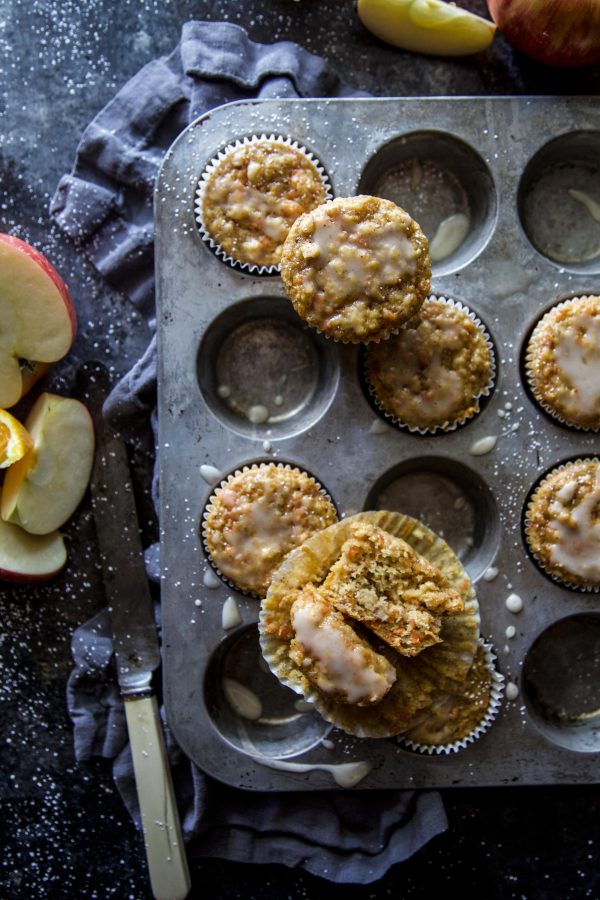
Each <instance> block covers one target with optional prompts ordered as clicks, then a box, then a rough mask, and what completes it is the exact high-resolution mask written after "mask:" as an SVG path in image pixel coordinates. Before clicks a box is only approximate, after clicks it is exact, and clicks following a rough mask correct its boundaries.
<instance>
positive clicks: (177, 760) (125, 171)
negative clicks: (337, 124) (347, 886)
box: [51, 22, 447, 884]
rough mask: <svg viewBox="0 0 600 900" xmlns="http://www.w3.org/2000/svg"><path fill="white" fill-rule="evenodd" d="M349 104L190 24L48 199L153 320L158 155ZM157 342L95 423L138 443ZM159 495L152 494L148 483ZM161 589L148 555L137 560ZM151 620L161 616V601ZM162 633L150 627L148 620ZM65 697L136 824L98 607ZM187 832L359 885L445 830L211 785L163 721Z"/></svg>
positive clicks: (81, 750)
mask: <svg viewBox="0 0 600 900" xmlns="http://www.w3.org/2000/svg"><path fill="white" fill-rule="evenodd" d="M356 95H361V96H365V94H359V93H358V92H356V91H352V90H350V89H349V88H347V87H346V86H344V85H343V84H342V83H341V82H340V80H339V79H338V77H337V76H336V75H335V73H334V72H332V70H331V69H330V68H329V66H328V65H327V64H326V63H325V62H323V61H322V60H321V59H319V58H318V57H316V56H314V55H313V54H310V53H308V52H307V51H305V50H303V49H302V48H301V47H299V46H297V45H296V44H292V43H289V42H279V43H276V44H272V45H264V44H257V43H255V42H253V41H252V40H250V39H249V37H248V35H247V34H246V32H245V31H244V30H243V29H242V28H240V27H238V26H236V25H232V24H230V23H225V22H213V23H208V22H187V23H186V24H185V25H184V26H183V29H182V34H181V41H180V43H179V44H178V46H177V47H176V49H175V50H174V51H173V53H171V54H170V56H168V57H166V58H163V59H159V60H155V61H153V62H151V63H149V64H148V65H146V66H145V67H144V68H143V69H142V70H141V71H140V72H139V73H138V74H137V75H135V76H134V77H133V78H132V79H131V80H130V81H129V82H128V83H127V84H126V85H125V86H124V87H123V88H122V89H121V90H120V91H119V93H118V94H117V95H116V96H115V97H114V99H113V100H112V101H111V102H110V103H109V104H108V105H107V106H106V107H105V108H104V109H103V110H102V111H101V112H100V113H99V114H98V115H97V116H96V118H95V119H94V120H93V122H91V124H90V125H89V126H88V127H87V128H86V130H85V131H84V133H83V135H82V138H81V142H80V144H79V147H78V150H77V157H76V160H75V165H74V168H73V170H72V172H71V173H70V174H68V175H65V176H64V177H63V178H62V179H61V181H60V183H59V185H58V188H57V190H56V194H55V196H54V198H53V200H52V203H51V214H52V216H53V218H54V219H55V221H56V222H57V223H58V224H59V226H60V227H61V228H62V229H63V230H64V231H65V232H66V233H67V234H68V235H70V237H71V238H72V239H73V240H74V241H75V243H76V244H77V245H78V246H79V247H80V248H81V250H82V251H83V252H84V253H85V254H86V255H87V256H89V258H90V259H91V260H92V261H93V263H94V264H95V265H96V267H97V268H98V270H99V271H100V272H101V273H102V274H103V275H104V276H105V277H106V278H107V280H108V281H109V282H110V283H111V284H113V285H114V286H115V287H117V288H118V289H120V290H121V291H123V292H124V293H125V294H127V296H128V297H129V298H130V300H131V301H132V303H134V304H135V306H136V307H137V308H138V309H139V310H140V312H142V314H143V315H144V316H145V317H146V319H147V320H148V322H149V324H150V325H151V327H152V326H153V317H154V272H153V223H152V194H153V187H154V179H155V177H156V174H157V172H158V168H159V166H160V163H161V160H162V157H163V155H164V152H165V151H166V149H167V148H168V147H169V145H170V144H171V143H172V141H173V140H174V139H175V137H176V136H177V135H178V134H179V133H180V131H181V130H182V129H183V128H184V127H186V126H187V125H188V124H189V123H190V122H191V121H193V120H194V119H195V118H197V117H198V116H199V115H201V114H202V113H204V112H206V111H207V110H209V109H211V108H213V107H214V106H216V105H220V104H222V103H225V102H227V101H231V100H239V99H243V98H253V97H296V96H310V97H315V96H316V97H325V96H327V97H336V96H337V97H342V96H356ZM155 402H156V341H155V339H154V338H153V340H152V342H151V344H150V346H149V348H148V350H147V352H146V353H145V354H144V356H143V357H142V358H141V359H140V360H139V361H138V362H137V363H136V365H135V366H134V367H133V369H132V370H131V371H130V372H129V373H128V374H127V375H126V376H125V378H124V379H123V380H122V381H121V382H120V383H119V384H118V385H117V386H116V387H115V388H114V390H113V392H112V394H111V396H110V397H109V399H108V401H107V404H106V406H105V415H106V416H107V417H108V418H110V420H111V421H112V423H113V424H115V425H116V426H117V427H118V428H119V430H121V432H122V433H123V434H124V436H125V437H126V438H127V436H130V437H134V436H135V435H136V434H139V432H140V430H141V429H145V428H148V426H149V424H155ZM154 491H155V493H154V496H155V499H156V485H154ZM146 563H147V569H148V572H149V575H150V577H152V578H153V580H158V576H159V558H158V547H157V546H152V547H150V548H148V549H147V551H146ZM157 617H158V619H160V606H159V605H157ZM158 624H159V625H160V622H159V623H158ZM72 652H73V659H74V669H73V671H72V673H71V676H70V678H69V682H68V686H67V701H68V707H69V712H70V715H71V718H72V721H73V725H74V746H75V753H76V756H77V758H78V759H79V760H85V759H89V758H90V757H91V756H95V755H98V756H102V757H105V758H109V759H112V760H113V761H114V762H113V774H114V778H115V782H116V784H117V787H118V789H119V791H120V793H121V795H122V797H123V800H124V802H125V804H126V806H127V808H128V810H129V811H130V813H131V815H132V817H133V818H134V820H135V821H136V823H137V824H138V826H139V810H138V807H137V799H136V793H135V784H134V780H133V769H132V764H131V754H130V750H129V745H128V742H127V732H126V726H125V720H124V712H123V706H122V701H121V699H120V697H119V694H118V689H117V687H116V681H115V668H114V658H113V655H112V645H111V639H110V621H109V616H108V613H107V612H106V611H103V612H101V613H99V614H98V615H97V616H96V617H95V618H94V619H92V620H91V621H89V622H87V623H85V624H84V625H82V626H81V627H80V628H78V629H77V630H76V631H75V633H74V635H73V642H72ZM164 724H165V732H166V738H167V746H168V751H169V758H170V762H171V766H172V770H173V777H174V783H175V789H176V794H177V799H178V803H179V807H180V811H181V816H182V822H183V828H184V835H185V838H186V840H187V842H188V850H189V852H190V855H192V856H203V857H219V858H224V859H230V860H235V861H238V862H254V863H273V862H275V863H284V864H286V865H288V866H301V867H303V868H304V869H306V870H307V871H309V872H312V873H313V874H316V875H320V876H322V877H324V878H327V879H330V880H332V881H336V882H354V883H363V884H366V883H369V882H371V881H374V880H376V879H378V878H380V877H381V876H382V875H383V874H384V873H385V872H386V871H387V869H388V868H389V867H390V866H391V865H393V864H394V863H397V862H400V861H401V860H404V859H406V858H407V857H408V856H410V855H411V854H412V853H414V852H416V850H418V849H419V848H420V847H422V846H423V845H424V844H425V843H426V842H427V841H429V840H430V839H431V838H432V837H434V836H435V835H436V834H439V833H440V832H442V831H444V830H445V829H446V827H447V820H446V816H445V812H444V808H443V805H442V801H441V798H440V796H439V794H438V793H436V792H432V791H424V792H415V791H393V790H390V791H368V792H367V791H356V792H349V791H344V792H341V791H319V792H306V793H301V792H294V793H283V794H266V793H251V792H246V791H242V790H238V789H236V788H231V787H227V786H225V785H223V784H220V783H219V782H217V781H214V780H213V779H211V778H209V777H207V776H206V775H204V774H203V773H202V772H200V771H199V770H198V768H197V767H196V766H195V765H194V764H193V763H191V762H190V761H189V760H188V759H187V758H186V757H185V756H184V755H183V754H182V752H181V751H180V750H179V748H178V747H177V746H176V744H175V742H174V740H173V738H172V736H171V735H170V732H169V729H168V723H167V722H165V723H164Z"/></svg>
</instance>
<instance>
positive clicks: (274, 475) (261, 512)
mask: <svg viewBox="0 0 600 900" xmlns="http://www.w3.org/2000/svg"><path fill="white" fill-rule="evenodd" d="M336 520H337V514H336V511H335V507H334V505H333V503H332V502H331V500H330V499H329V497H327V496H326V495H325V493H324V492H323V490H322V489H321V487H320V486H319V485H318V484H317V482H316V481H315V480H314V479H313V478H311V477H310V476H309V475H307V474H306V473H305V472H301V471H300V470H299V469H293V468H291V467H289V466H284V465H278V464H276V463H264V464H261V465H257V466H252V467H251V468H247V469H244V470H242V471H238V472H236V473H235V474H233V475H230V477H229V478H228V479H227V481H225V482H223V483H222V484H221V485H220V487H218V488H217V489H216V490H215V492H214V494H213V495H212V497H211V498H210V500H209V503H208V506H207V510H206V513H205V516H204V521H203V526H202V532H203V537H204V543H205V545H206V549H207V551H208V554H209V556H210V559H211V561H212V563H213V565H214V566H215V567H216V568H217V569H218V571H219V572H220V573H221V574H222V575H224V576H225V577H226V578H227V579H228V580H229V581H230V582H231V583H232V584H233V585H235V586H236V587H238V588H239V589H240V590H242V591H247V592H248V593H252V594H256V595H258V596H262V595H263V594H264V593H265V592H266V590H267V588H268V586H269V584H270V582H271V575H272V573H273V571H274V570H275V569H276V568H277V566H278V565H279V564H280V563H281V562H282V561H283V559H284V558H285V557H286V556H287V554H288V553H289V552H290V550H292V549H293V548H294V547H297V546H299V545H300V544H301V543H302V542H303V541H305V540H306V538H308V537H309V536H310V535H312V534H314V533H315V532H317V531H320V530H321V529H322V528H326V527H327V526H328V525H331V524H332V523H333V522H335V521H336Z"/></svg>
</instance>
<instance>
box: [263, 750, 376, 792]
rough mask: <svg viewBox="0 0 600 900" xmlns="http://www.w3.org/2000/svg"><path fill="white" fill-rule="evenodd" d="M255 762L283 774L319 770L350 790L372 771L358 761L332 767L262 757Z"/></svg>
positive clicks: (366, 763) (368, 764)
mask: <svg viewBox="0 0 600 900" xmlns="http://www.w3.org/2000/svg"><path fill="white" fill-rule="evenodd" d="M255 759H256V761H257V762H258V763H260V765H261V766H266V767H267V768H268V769H280V770H282V771H283V772H301V773H303V772H313V771H315V770H321V771H323V772H329V774H330V775H331V776H332V777H333V780H334V781H335V783H336V784H338V785H339V786H340V787H343V788H351V787H354V786H355V785H356V784H358V783H359V781H362V780H363V778H366V776H367V775H368V774H369V772H370V771H371V769H372V766H371V764H370V763H368V762H364V761H362V760H361V761H359V762H350V763H337V764H334V765H327V764H326V763H293V762H285V761H284V760H281V759H269V760H266V759H265V758H264V757H262V756H260V757H259V756H257V757H255Z"/></svg>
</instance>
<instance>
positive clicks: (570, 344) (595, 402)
mask: <svg viewBox="0 0 600 900" xmlns="http://www.w3.org/2000/svg"><path fill="white" fill-rule="evenodd" d="M554 356H555V359H556V363H557V365H558V366H559V367H560V369H561V370H562V372H563V373H564V375H565V377H566V379H567V381H568V383H569V385H570V387H571V388H572V389H573V390H572V392H569V394H567V395H565V396H563V404H564V407H565V409H566V410H567V412H573V413H576V412H577V411H580V412H584V413H594V412H595V411H596V410H597V408H598V406H599V405H600V319H598V318H596V317H595V316H592V315H590V314H588V313H582V314H581V315H579V316H576V317H574V318H573V319H572V320H570V321H569V323H568V324H567V325H563V327H562V329H561V332H560V334H559V336H558V338H557V341H556V345H555V349H554Z"/></svg>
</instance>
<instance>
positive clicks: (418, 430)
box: [363, 294, 497, 435]
mask: <svg viewBox="0 0 600 900" xmlns="http://www.w3.org/2000/svg"><path fill="white" fill-rule="evenodd" d="M428 300H437V301H439V302H440V303H446V304H447V305H448V306H450V307H455V308H456V309H459V310H461V311H462V312H464V313H466V314H467V315H468V317H469V318H470V319H471V321H472V322H473V323H474V324H475V325H476V326H477V328H478V329H479V331H480V332H481V334H482V335H483V337H484V340H485V343H486V346H487V349H488V352H489V356H490V377H489V380H488V382H487V384H486V385H485V387H484V388H483V390H482V391H480V392H479V393H478V394H477V395H476V396H475V397H474V398H473V399H474V401H476V404H477V405H476V408H475V409H473V410H472V411H471V412H466V413H465V414H464V415H463V416H459V417H457V418H456V419H453V420H446V421H445V422H441V423H440V424H439V425H434V426H431V427H428V428H423V427H421V426H418V425H410V424H408V423H407V422H403V421H402V419H399V418H398V417H397V416H395V415H394V414H393V413H391V412H390V411H389V410H388V409H386V407H385V406H384V405H383V404H382V403H381V401H380V400H379V398H378V396H377V392H376V390H375V388H374V387H373V385H372V384H371V382H370V381H369V376H368V355H369V349H368V347H367V349H366V352H365V355H364V359H363V379H364V382H365V385H366V387H367V390H368V392H369V395H370V397H371V401H372V403H373V405H374V407H375V408H376V410H377V412H378V413H379V414H380V415H381V416H383V418H385V419H386V420H387V421H388V422H391V423H392V424H393V425H395V426H396V427H397V428H400V429H402V430H403V431H409V432H410V433H411V434H421V435H432V434H440V433H444V434H446V433H447V432H450V431H455V430H456V429H457V428H459V427H460V426H462V425H464V424H466V423H467V422H469V421H471V419H474V418H475V416H477V415H479V413H480V412H481V408H480V401H481V400H483V399H484V398H485V397H489V396H490V394H491V393H492V391H493V390H494V387H495V385H496V373H497V368H496V352H495V349H494V343H493V341H492V338H491V336H490V334H489V332H488V330H487V328H486V326H485V325H484V324H483V322H482V321H481V319H479V318H478V316H477V315H476V314H475V313H474V312H473V310H471V309H469V307H468V306H465V304H464V303H461V302H460V300H453V299H452V298H451V297H445V296H443V295H441V294H429V296H428V297H427V299H426V300H425V303H427V301H428ZM401 330H402V329H397V330H396V331H394V332H392V335H395V334H398V333H399V331H401ZM373 343H379V341H374V342H373Z"/></svg>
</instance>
